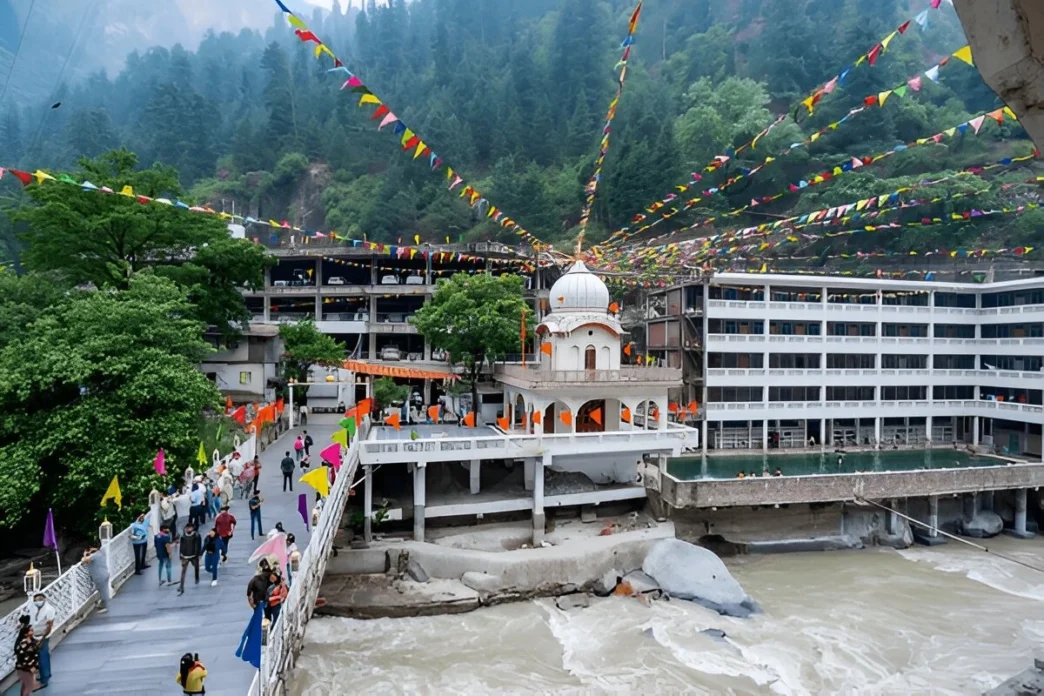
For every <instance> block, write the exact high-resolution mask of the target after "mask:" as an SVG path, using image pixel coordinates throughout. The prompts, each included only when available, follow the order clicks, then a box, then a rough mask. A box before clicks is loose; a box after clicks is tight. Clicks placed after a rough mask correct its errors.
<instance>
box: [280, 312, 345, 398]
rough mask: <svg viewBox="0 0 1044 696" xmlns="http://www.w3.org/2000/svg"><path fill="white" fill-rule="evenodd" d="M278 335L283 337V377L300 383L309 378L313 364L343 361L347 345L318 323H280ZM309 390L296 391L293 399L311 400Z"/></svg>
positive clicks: (332, 364)
mask: <svg viewBox="0 0 1044 696" xmlns="http://www.w3.org/2000/svg"><path fill="white" fill-rule="evenodd" d="M279 337H280V338H282V339H283V355H282V357H281V358H280V361H279V365H280V368H281V371H282V374H283V377H284V378H285V379H287V380H291V379H292V380H295V381H297V382H307V381H308V371H309V370H311V369H312V367H313V366H314V365H324V366H327V367H332V366H334V365H340V364H341V363H342V362H343V361H344V347H343V346H341V345H340V344H339V343H337V341H335V340H334V339H333V337H332V336H330V335H329V334H324V333H322V332H320V331H319V329H317V328H316V326H315V322H311V321H301V322H297V323H294V324H280V326H279ZM308 389H309V387H304V390H303V391H301V390H298V391H296V392H295V393H294V400H295V401H297V402H298V403H301V404H306V403H308Z"/></svg>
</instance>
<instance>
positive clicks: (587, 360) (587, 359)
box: [584, 346, 598, 370]
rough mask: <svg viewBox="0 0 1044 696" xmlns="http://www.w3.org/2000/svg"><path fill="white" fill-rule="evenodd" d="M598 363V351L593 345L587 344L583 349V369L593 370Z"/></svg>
mask: <svg viewBox="0 0 1044 696" xmlns="http://www.w3.org/2000/svg"><path fill="white" fill-rule="evenodd" d="M597 365H598V351H597V350H595V347H594V346H587V350H585V351H584V369H585V370H593V369H595V367H596V366H597Z"/></svg>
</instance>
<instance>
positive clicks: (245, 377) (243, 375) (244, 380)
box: [239, 372, 250, 384]
mask: <svg viewBox="0 0 1044 696" xmlns="http://www.w3.org/2000/svg"><path fill="white" fill-rule="evenodd" d="M239 383H240V384H250V373H249V372H240V373H239Z"/></svg>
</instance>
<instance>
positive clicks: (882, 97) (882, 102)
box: [877, 89, 892, 106]
mask: <svg viewBox="0 0 1044 696" xmlns="http://www.w3.org/2000/svg"><path fill="white" fill-rule="evenodd" d="M891 94H892V90H890V89H888V90H885V91H884V92H881V93H880V94H878V95H877V103H878V104H880V105H881V106H884V105H885V101H886V100H887V99H888V97H889V96H891Z"/></svg>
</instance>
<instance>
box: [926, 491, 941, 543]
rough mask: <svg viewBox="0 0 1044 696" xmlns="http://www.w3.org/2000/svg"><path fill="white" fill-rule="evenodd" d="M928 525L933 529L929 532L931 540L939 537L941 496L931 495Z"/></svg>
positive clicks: (929, 497) (929, 498)
mask: <svg viewBox="0 0 1044 696" xmlns="http://www.w3.org/2000/svg"><path fill="white" fill-rule="evenodd" d="M928 524H929V526H930V527H931V529H929V530H928V536H929V538H932V539H934V538H936V537H937V536H939V496H937V495H930V496H928Z"/></svg>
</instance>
